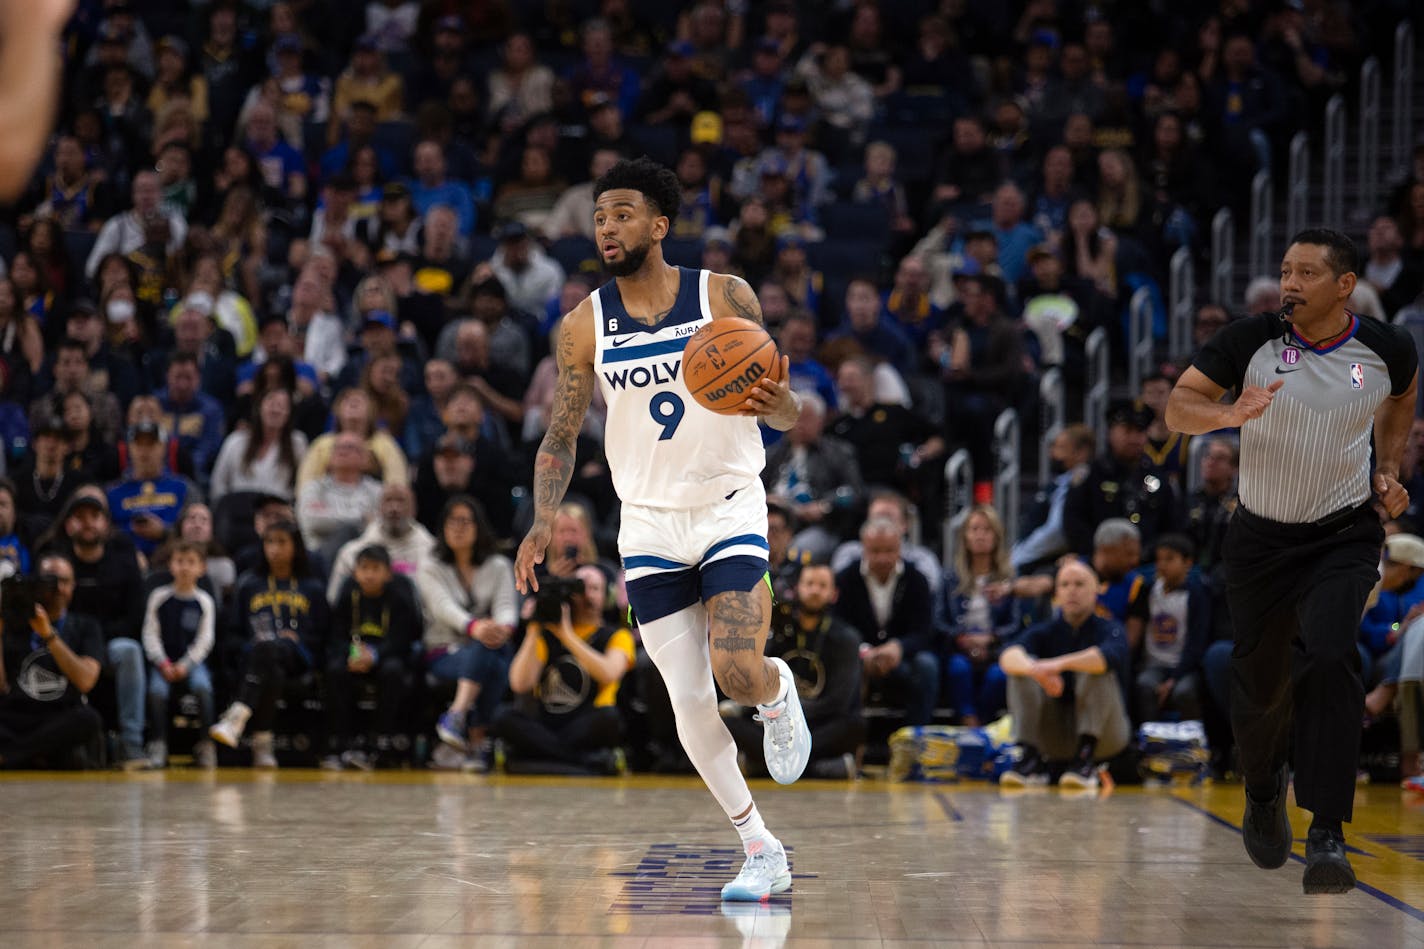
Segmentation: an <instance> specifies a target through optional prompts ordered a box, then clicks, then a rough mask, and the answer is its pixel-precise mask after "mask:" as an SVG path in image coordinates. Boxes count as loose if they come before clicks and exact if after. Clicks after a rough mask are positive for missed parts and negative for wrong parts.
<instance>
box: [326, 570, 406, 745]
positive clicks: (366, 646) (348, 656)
mask: <svg viewBox="0 0 1424 949" xmlns="http://www.w3.org/2000/svg"><path fill="white" fill-rule="evenodd" d="M419 629H420V607H419V606H417V605H416V600H415V588H414V587H413V586H412V585H411V583H410V581H409V580H407V579H406V578H405V577H402V576H398V575H397V574H395V573H394V572H393V571H392V569H391V555H390V553H389V552H388V551H387V550H386V548H384V547H382V546H380V545H379V544H370V545H368V546H366V547H363V548H361V550H360V551H358V552H357V554H356V565H355V567H354V568H353V570H352V572H351V576H350V577H348V578H347V579H346V581H345V582H344V583H342V585H341V589H340V590H339V591H337V595H336V598H335V599H334V600H333V602H332V605H331V644H330V647H329V649H328V653H327V661H326V721H327V731H328V735H329V738H328V741H329V742H330V745H329V749H328V754H327V756H326V757H325V758H324V759H322V762H321V766H322V767H323V768H326V769H328V770H331V771H340V770H341V769H342V768H344V767H349V768H355V769H357V770H359V771H370V770H371V769H372V768H373V767H375V765H376V763H377V762H379V761H387V762H388V760H389V754H390V749H391V738H392V736H394V735H395V733H396V723H397V722H398V721H399V720H400V719H399V716H400V711H401V704H402V702H403V700H404V698H405V688H406V669H407V660H408V659H409V657H410V648H411V644H412V642H413V640H414V636H415V632H416V631H417V630H419ZM372 675H374V676H375V677H376V682H377V683H378V686H379V692H378V693H377V697H376V758H375V760H372V758H371V757H370V756H369V755H367V753H366V752H365V751H363V750H361V749H360V748H358V747H356V746H355V745H354V744H353V743H352V739H351V709H352V706H353V705H354V704H355V696H354V694H353V689H354V686H355V680H356V677H357V676H361V677H363V678H364V677H366V676H372Z"/></svg>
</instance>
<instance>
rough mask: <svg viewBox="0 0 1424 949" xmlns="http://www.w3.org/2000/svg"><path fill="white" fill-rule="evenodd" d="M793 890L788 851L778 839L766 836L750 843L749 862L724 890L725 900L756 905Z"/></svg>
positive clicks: (748, 845) (743, 865)
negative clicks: (787, 860)
mask: <svg viewBox="0 0 1424 949" xmlns="http://www.w3.org/2000/svg"><path fill="white" fill-rule="evenodd" d="M789 889H791V869H790V868H789V867H788V866H787V865H786V850H785V848H783V847H782V846H781V842H780V841H779V840H777V839H776V838H775V837H771V836H767V837H764V838H762V839H761V840H753V841H752V842H751V843H749V844H747V859H746V862H745V863H743V864H742V869H741V871H740V872H739V873H738V874H737V878H736V879H735V880H733V881H732V882H731V883H728V884H727V885H726V886H724V887H722V899H724V900H733V901H735V902H739V903H755V902H757V901H758V900H764V899H766V898H767V897H768V896H770V895H771V894H773V893H784V892H786V891H787V890H789Z"/></svg>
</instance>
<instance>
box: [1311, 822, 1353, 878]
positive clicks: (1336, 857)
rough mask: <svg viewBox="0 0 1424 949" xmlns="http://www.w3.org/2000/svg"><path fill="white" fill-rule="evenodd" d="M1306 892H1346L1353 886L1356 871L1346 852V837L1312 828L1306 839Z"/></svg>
mask: <svg viewBox="0 0 1424 949" xmlns="http://www.w3.org/2000/svg"><path fill="white" fill-rule="evenodd" d="M1303 882H1304V884H1305V892H1306V893H1348V892H1350V891H1351V890H1353V889H1354V888H1355V870H1354V868H1353V867H1351V866H1350V858H1349V857H1348V856H1346V855H1345V837H1344V835H1343V834H1337V833H1336V832H1335V831H1333V830H1326V829H1325V828H1323V827H1312V828H1310V833H1309V834H1308V835H1307V836H1306V838H1305V879H1304V880H1303Z"/></svg>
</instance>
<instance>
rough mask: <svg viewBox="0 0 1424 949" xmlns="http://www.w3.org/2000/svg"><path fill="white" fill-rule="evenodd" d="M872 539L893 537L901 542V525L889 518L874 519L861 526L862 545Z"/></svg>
mask: <svg viewBox="0 0 1424 949" xmlns="http://www.w3.org/2000/svg"><path fill="white" fill-rule="evenodd" d="M872 537H893V538H895V539H896V540H900V539H901V535H900V525H899V524H896V523H895V522H894V521H892V520H890V518H888V517H872V518H871V519H870V520H868V521H866V522H865V523H864V524H862V525H861V526H860V540H861V543H864V542H865V541H867V540H869V539H870V538H872Z"/></svg>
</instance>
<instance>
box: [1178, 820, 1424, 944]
mask: <svg viewBox="0 0 1424 949" xmlns="http://www.w3.org/2000/svg"><path fill="white" fill-rule="evenodd" d="M1171 800H1173V801H1176V802H1177V803H1178V804H1180V805H1182V806H1183V807H1186V808H1190V809H1191V810H1194V811H1196V812H1197V813H1198V814H1200V815H1202V816H1203V817H1205V818H1207V819H1208V820H1210V821H1212V822H1214V823H1217V824H1220V825H1221V826H1222V827H1225V828H1226V829H1227V830H1230V831H1233V832H1234V833H1237V834H1239V833H1241V828H1240V827H1238V826H1236V825H1235V824H1233V823H1231V821H1229V820H1226V819H1225V818H1224V817H1217V816H1216V815H1215V814H1213V813H1212V812H1211V811H1209V810H1207V809H1206V808H1204V807H1202V806H1200V805H1198V804H1193V803H1192V802H1191V801H1184V800H1182V799H1181V798H1179V797H1172V798H1171ZM1356 852H1357V853H1365V852H1364V851H1363V850H1357V851H1356ZM1365 856H1370V854H1365ZM1290 858H1291V859H1292V860H1294V861H1295V862H1296V863H1299V864H1304V863H1305V858H1304V857H1302V856H1300V855H1298V854H1296V853H1292V854H1291V855H1290ZM1355 889H1357V890H1360V891H1361V892H1363V893H1368V894H1369V895H1370V896H1373V897H1374V898H1375V899H1377V900H1379V901H1380V902H1381V903H1383V904H1385V905H1386V906H1390V907H1393V908H1394V909H1397V910H1399V911H1400V912H1401V913H1404V914H1406V915H1408V916H1413V917H1414V918H1415V919H1417V920H1419V921H1420V922H1421V923H1424V909H1420V908H1419V907H1417V906H1414V905H1413V904H1410V903H1406V902H1404V900H1402V899H1400V898H1399V897H1397V896H1391V895H1390V894H1388V893H1386V892H1385V891H1384V890H1381V889H1379V888H1378V887H1373V886H1370V885H1369V884H1368V883H1366V882H1364V881H1363V880H1360V879H1358V878H1356V880H1355Z"/></svg>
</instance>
